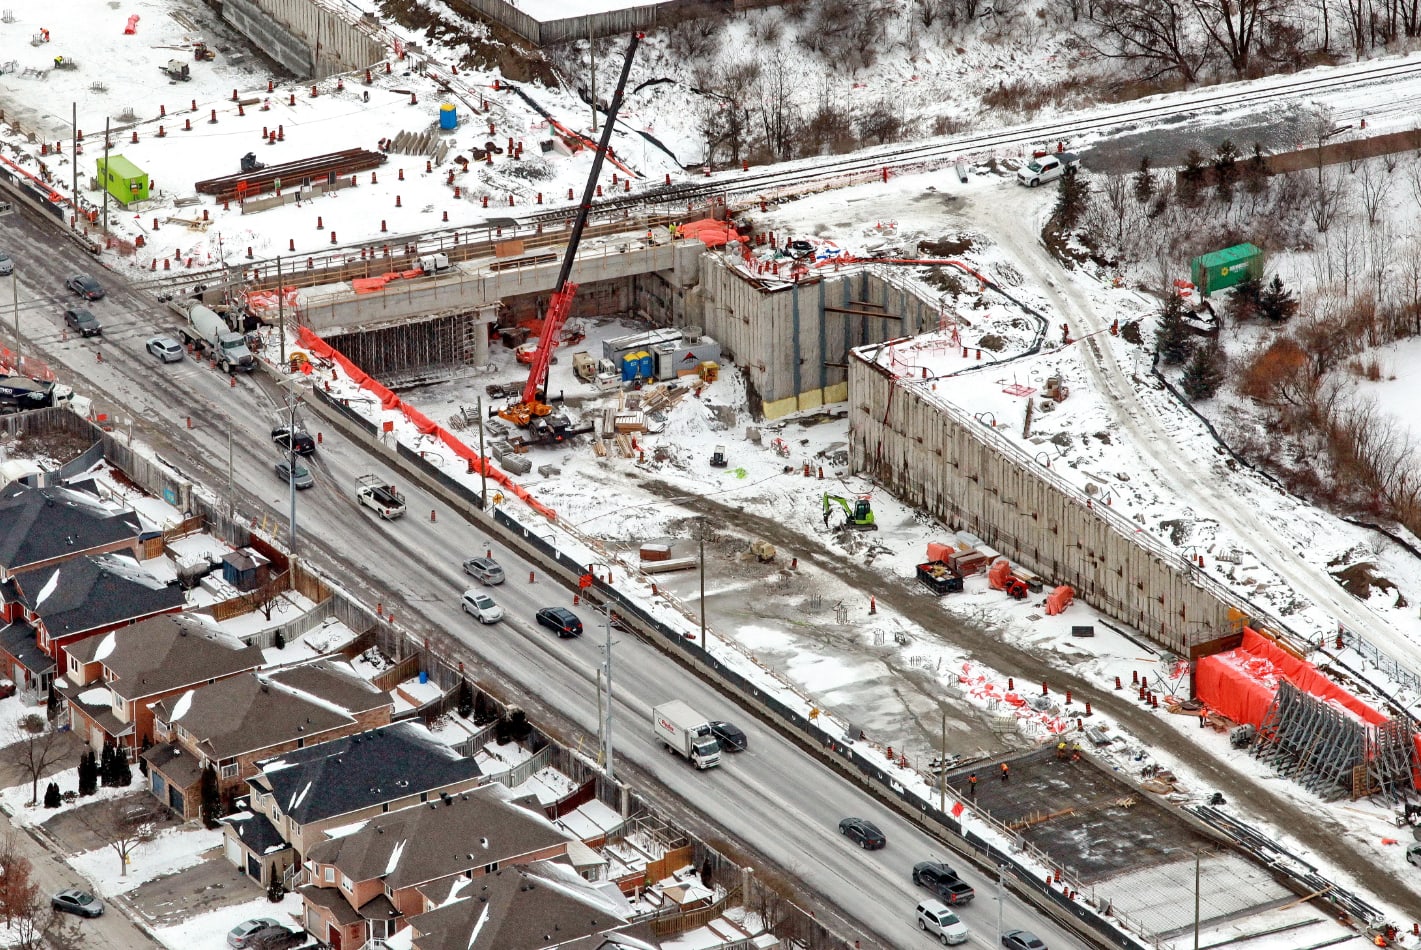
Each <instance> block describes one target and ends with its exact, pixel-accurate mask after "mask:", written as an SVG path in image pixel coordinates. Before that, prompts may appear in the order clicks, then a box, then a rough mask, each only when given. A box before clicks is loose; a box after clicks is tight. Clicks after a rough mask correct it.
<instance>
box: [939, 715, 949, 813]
mask: <svg viewBox="0 0 1421 950" xmlns="http://www.w3.org/2000/svg"><path fill="white" fill-rule="evenodd" d="M939 755H940V756H941V758H939V759H938V760H937V810H938V811H940V812H946V811H947V710H946V709H944V710H943V711H942V752H940V753H939Z"/></svg>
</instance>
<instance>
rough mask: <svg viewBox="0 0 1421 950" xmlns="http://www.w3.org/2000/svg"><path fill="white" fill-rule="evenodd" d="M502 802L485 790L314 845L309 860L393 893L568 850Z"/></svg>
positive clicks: (540, 824)
mask: <svg viewBox="0 0 1421 950" xmlns="http://www.w3.org/2000/svg"><path fill="white" fill-rule="evenodd" d="M507 796H508V791H507V789H505V788H504V787H503V786H502V785H485V786H483V787H481V788H479V789H476V790H474V791H471V792H462V793H460V794H458V795H453V796H448V797H445V798H443V799H441V800H436V801H432V802H430V803H429V804H427V805H416V806H415V807H413V808H405V809H401V810H400V811H396V812H390V813H389V814H387V815H380V816H379V817H378V818H372V819H370V820H369V821H368V822H367V823H366V824H365V826H364V827H363V828H361V829H360V830H359V831H356V832H354V833H352V834H348V835H344V836H343V837H340V838H333V839H331V840H329V841H322V842H321V843H320V844H317V845H315V846H314V847H313V848H311V850H310V853H309V854H308V855H307V858H308V860H311V861H315V862H317V863H318V864H334V865H335V866H336V867H338V868H339V869H340V871H341V873H342V874H345V875H346V876H348V877H349V878H351V879H352V880H354V881H369V880H373V879H375V878H382V879H384V881H385V884H386V885H387V886H389V887H391V888H393V889H395V890H398V889H400V888H403V887H411V886H413V885H416V884H423V883H425V882H427V881H435V880H439V879H440V878H444V877H448V876H450V875H453V874H460V873H462V872H464V871H467V870H471V869H474V868H481V867H484V866H485V865H489V864H494V863H507V862H511V861H514V860H516V859H518V858H521V857H524V856H525V855H528V854H532V853H534V852H538V851H542V850H544V849H546V848H550V847H553V846H554V845H559V844H566V843H567V841H568V840H569V839H568V837H567V836H566V835H565V834H564V833H563V832H562V831H560V830H559V829H558V828H557V827H556V826H554V825H553V823H552V822H550V821H548V820H547V819H546V818H544V817H543V816H542V815H539V814H535V813H533V812H531V811H529V810H528V809H526V808H522V807H520V806H518V805H514V804H512V803H510V802H509V801H508V800H507Z"/></svg>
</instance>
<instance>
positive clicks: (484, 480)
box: [474, 396, 488, 511]
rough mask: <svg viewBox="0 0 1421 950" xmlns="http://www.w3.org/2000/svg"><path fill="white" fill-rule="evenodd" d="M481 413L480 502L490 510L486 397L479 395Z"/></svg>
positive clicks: (478, 404) (484, 508)
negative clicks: (485, 433) (485, 448)
mask: <svg viewBox="0 0 1421 950" xmlns="http://www.w3.org/2000/svg"><path fill="white" fill-rule="evenodd" d="M474 405H475V406H476V407H477V409H478V414H479V482H480V485H481V488H480V495H479V502H480V504H481V505H482V507H483V510H484V511H488V456H486V455H484V397H482V396H480V397H478V402H476V403H475V404H474Z"/></svg>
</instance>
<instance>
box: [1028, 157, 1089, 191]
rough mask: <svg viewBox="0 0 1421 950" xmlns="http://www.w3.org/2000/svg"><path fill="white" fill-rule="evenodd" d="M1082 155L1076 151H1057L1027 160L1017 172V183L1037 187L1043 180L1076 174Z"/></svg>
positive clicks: (1053, 179) (1052, 179)
mask: <svg viewBox="0 0 1421 950" xmlns="http://www.w3.org/2000/svg"><path fill="white" fill-rule="evenodd" d="M1080 165H1081V157H1080V156H1079V155H1077V154H1076V153H1075V152H1055V153H1053V154H1050V155H1042V156H1040V157H1039V158H1033V159H1032V160H1031V161H1029V162H1027V163H1026V164H1025V165H1023V166H1022V167H1021V168H1019V169H1018V170H1017V173H1016V183H1017V184H1018V185H1025V186H1026V187H1028V188H1035V187H1036V186H1037V185H1039V184H1042V183H1043V182H1048V181H1055V180H1056V179H1057V178H1060V177H1061V176H1062V175H1074V174H1075V173H1076V169H1078V168H1080Z"/></svg>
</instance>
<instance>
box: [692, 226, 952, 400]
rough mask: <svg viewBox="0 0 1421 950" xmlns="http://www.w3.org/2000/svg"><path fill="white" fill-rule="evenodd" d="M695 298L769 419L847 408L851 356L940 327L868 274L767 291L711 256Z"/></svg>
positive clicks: (928, 311) (909, 298)
mask: <svg viewBox="0 0 1421 950" xmlns="http://www.w3.org/2000/svg"><path fill="white" fill-rule="evenodd" d="M698 294H699V297H700V301H699V310H700V317H699V319H700V323H701V326H703V327H704V328H705V331H706V334H707V335H708V336H710V337H711V338H713V339H715V340H718V341H719V342H720V344H721V346H722V347H723V348H724V351H725V353H726V355H727V356H730V357H733V358H734V360H735V362H736V363H737V364H738V365H739V366H740V368H741V369H742V370H743V371H744V373H745V376H746V379H747V380H748V381H749V383H750V385H751V386H752V388H753V389H754V391H755V392H756V393H758V395H759V397H760V400H761V401H762V404H763V407H762V408H763V413H764V417H765V418H766V419H776V418H779V417H780V416H784V415H787V414H789V413H791V412H797V411H799V410H802V409H813V408H816V407H818V406H821V405H824V404H825V403H833V402H843V401H845V400H846V399H847V398H848V392H849V387H848V371H847V369H846V367H845V363H846V361H847V359H848V354H849V351H850V350H852V349H853V348H854V347H858V346H866V345H868V344H870V343H880V342H883V341H884V340H891V339H895V338H898V337H905V336H912V335H914V334H916V333H919V332H921V331H922V330H924V329H927V328H929V327H936V326H937V322H938V315H937V311H936V309H935V308H934V306H933V305H932V304H930V303H928V302H926V301H924V300H922V299H920V298H919V297H917V296H916V295H914V294H913V293H911V292H909V291H908V290H906V289H905V288H903V287H900V286H898V285H896V284H894V283H893V282H892V281H890V280H889V279H887V278H886V277H885V276H884V275H882V274H880V273H877V272H875V271H872V270H869V269H867V268H861V269H858V270H855V271H853V272H845V273H841V274H830V275H827V276H824V277H822V278H817V279H813V280H808V281H803V282H800V283H798V284H793V285H789V286H785V285H779V286H775V287H766V286H764V285H761V284H758V283H756V282H752V281H750V280H747V279H746V278H745V277H744V276H743V275H742V274H741V273H740V272H739V271H737V270H735V269H734V268H733V267H732V266H731V265H730V264H729V263H728V262H727V261H726V260H725V259H724V257H722V256H721V255H717V254H706V255H705V256H704V257H702V259H701V286H700V289H699V291H698ZM834 308H837V310H836V309H834ZM846 310H851V311H856V312H855V313H845V312H840V311H846ZM863 314H873V315H872V316H865V315H863ZM879 314H882V315H881V316H880V315H879Z"/></svg>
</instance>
